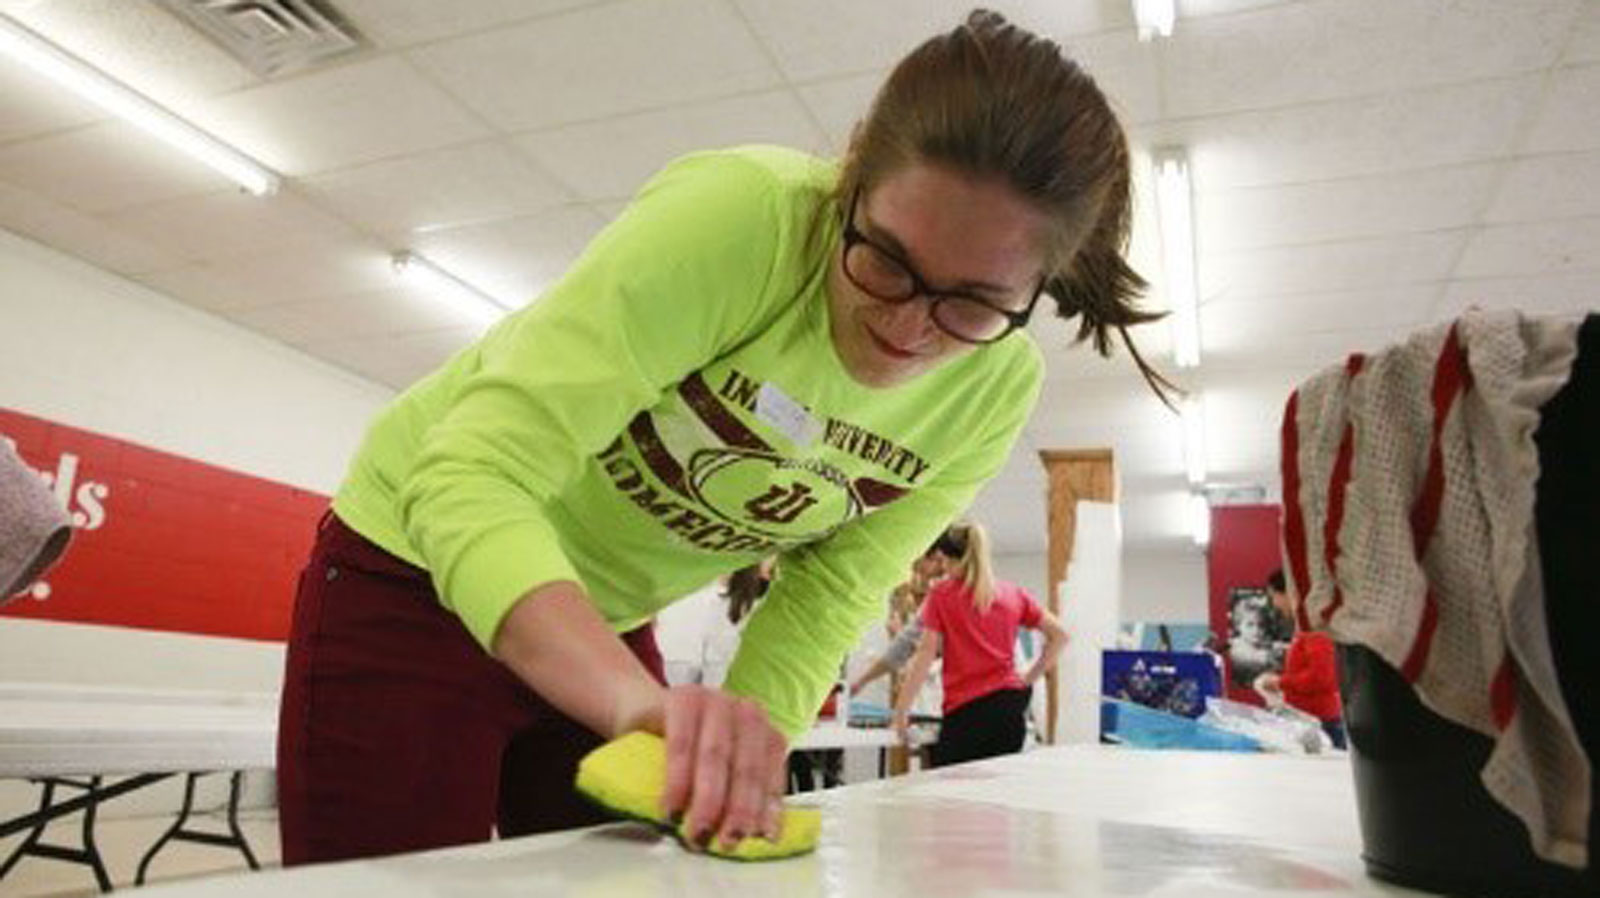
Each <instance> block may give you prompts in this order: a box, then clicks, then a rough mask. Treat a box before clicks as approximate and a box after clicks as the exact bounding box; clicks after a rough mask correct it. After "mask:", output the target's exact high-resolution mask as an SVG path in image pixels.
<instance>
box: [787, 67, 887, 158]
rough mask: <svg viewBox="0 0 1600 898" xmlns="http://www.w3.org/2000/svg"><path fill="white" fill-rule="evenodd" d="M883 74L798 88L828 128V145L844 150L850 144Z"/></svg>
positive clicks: (817, 83) (834, 80)
mask: <svg viewBox="0 0 1600 898" xmlns="http://www.w3.org/2000/svg"><path fill="white" fill-rule="evenodd" d="M883 74H884V73H882V72H877V71H874V72H869V73H868V74H865V75H850V76H846V77H844V78H835V79H832V80H829V81H813V82H811V83H810V84H802V85H800V86H798V87H796V88H795V90H796V91H797V92H798V93H799V94H800V99H802V100H804V101H805V104H806V106H807V107H808V108H810V110H811V112H812V114H813V115H815V116H816V118H817V121H818V122H820V123H821V124H822V129H823V130H824V131H826V132H827V135H828V144H829V148H830V149H831V150H832V151H833V152H834V153H835V154H842V153H843V152H844V151H845V148H846V147H848V146H849V145H850V132H851V131H852V130H853V129H854V128H855V126H856V123H857V122H859V121H861V120H862V119H863V118H865V117H866V114H867V109H868V108H869V107H870V106H871V105H872V98H873V96H875V95H876V94H877V91H878V85H880V84H882V83H883Z"/></svg>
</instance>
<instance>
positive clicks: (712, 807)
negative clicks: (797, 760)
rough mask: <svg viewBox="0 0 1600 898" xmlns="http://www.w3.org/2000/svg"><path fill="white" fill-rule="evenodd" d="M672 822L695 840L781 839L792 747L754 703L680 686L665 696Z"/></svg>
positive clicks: (668, 799) (667, 797) (667, 804)
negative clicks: (681, 824)
mask: <svg viewBox="0 0 1600 898" xmlns="http://www.w3.org/2000/svg"><path fill="white" fill-rule="evenodd" d="M663 717H664V720H663V721H662V723H663V724H664V729H665V732H664V734H663V735H665V736H666V741H667V785H666V791H665V793H664V794H663V797H662V803H663V805H664V808H663V810H665V812H666V813H667V816H668V818H669V819H672V820H678V819H682V820H683V821H684V822H685V823H686V824H687V826H686V829H687V832H688V834H689V837H690V839H692V840H693V841H695V842H696V843H697V844H700V845H705V844H706V843H707V842H709V841H710V839H711V838H712V837H716V838H717V839H718V840H720V841H721V842H722V843H723V844H724V845H726V846H729V847H731V846H732V845H734V844H736V843H737V842H738V841H739V840H740V839H742V838H744V837H746V836H753V835H761V836H764V837H766V838H768V839H773V840H775V839H777V838H778V835H779V827H780V825H781V815H782V811H783V791H784V784H785V781H786V776H787V767H786V766H785V763H784V761H785V756H786V755H787V753H788V744H787V742H786V741H785V739H784V737H783V734H781V733H779V732H778V730H777V729H776V728H774V727H773V726H772V723H771V722H770V721H769V720H768V719H767V712H766V711H765V710H763V709H762V707H761V706H760V705H758V704H756V703H755V702H754V701H752V700H750V699H748V698H744V697H742V696H737V695H733V694H732V693H728V692H723V691H721V690H720V689H709V688H706V687H704V686H675V687H673V688H671V689H668V690H667V691H666V693H665V696H664V708H663Z"/></svg>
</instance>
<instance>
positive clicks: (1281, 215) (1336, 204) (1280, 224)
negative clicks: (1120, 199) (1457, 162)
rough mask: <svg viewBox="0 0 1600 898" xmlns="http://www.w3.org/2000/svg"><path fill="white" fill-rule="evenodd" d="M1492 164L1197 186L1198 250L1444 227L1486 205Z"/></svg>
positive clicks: (1466, 220)
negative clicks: (1224, 187) (1202, 189)
mask: <svg viewBox="0 0 1600 898" xmlns="http://www.w3.org/2000/svg"><path fill="white" fill-rule="evenodd" d="M1496 168H1497V166H1495V165H1466V166H1458V167H1452V168H1436V169H1428V170H1425V171H1416V172H1402V173H1397V174H1389V175H1380V176H1373V177H1364V178H1351V179H1346V180H1341V181H1323V182H1318V183H1312V184H1298V185H1289V186H1282V187H1257V188H1246V189H1240V190H1229V191H1223V192H1220V193H1202V194H1200V195H1198V196H1197V197H1196V198H1195V219H1196V223H1195V231H1196V234H1197V242H1198V243H1199V244H1200V252H1201V253H1212V252H1227V251H1230V250H1237V249H1247V248H1252V247H1263V246H1279V245H1285V244H1298V243H1315V242H1321V241H1348V240H1355V239H1360V238H1367V237H1377V236H1380V235H1389V234H1409V233H1417V232H1424V231H1439V230H1449V229H1453V228H1461V227H1465V226H1468V225H1470V224H1472V223H1473V222H1475V221H1476V219H1477V216H1478V210H1480V209H1482V208H1484V207H1485V206H1487V205H1488V199H1489V195H1490V191H1491V190H1492V188H1493V185H1494V183H1495V174H1496Z"/></svg>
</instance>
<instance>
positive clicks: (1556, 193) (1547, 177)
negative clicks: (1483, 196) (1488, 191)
mask: <svg viewBox="0 0 1600 898" xmlns="http://www.w3.org/2000/svg"><path fill="white" fill-rule="evenodd" d="M1593 215H1600V150H1590V151H1588V152H1583V153H1563V154H1560V155H1553V156H1530V157H1527V158H1524V159H1518V160H1516V161H1514V162H1512V163H1511V165H1510V167H1509V169H1508V170H1507V172H1506V174H1505V177H1504V179H1503V180H1501V182H1500V186H1499V188H1498V189H1497V190H1496V192H1495V199H1494V203H1493V205H1491V206H1490V207H1489V211H1488V212H1487V213H1485V214H1484V219H1485V220H1486V221H1491V222H1508V221H1539V220H1552V219H1561V218H1582V217H1585V216H1593Z"/></svg>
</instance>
